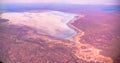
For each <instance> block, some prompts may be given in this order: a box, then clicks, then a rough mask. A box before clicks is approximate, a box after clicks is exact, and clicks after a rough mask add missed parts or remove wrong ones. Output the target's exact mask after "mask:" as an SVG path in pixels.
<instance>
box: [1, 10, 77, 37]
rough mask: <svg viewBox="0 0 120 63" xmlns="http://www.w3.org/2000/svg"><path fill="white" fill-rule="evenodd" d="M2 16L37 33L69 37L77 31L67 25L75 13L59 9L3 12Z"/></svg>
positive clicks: (10, 22)
mask: <svg viewBox="0 0 120 63" xmlns="http://www.w3.org/2000/svg"><path fill="white" fill-rule="evenodd" d="M1 16H2V18H4V19H8V20H9V22H8V23H9V24H14V25H20V26H22V25H25V26H29V27H33V28H35V29H37V30H38V33H40V34H44V35H48V36H52V37H56V38H69V37H71V36H74V35H75V34H76V33H77V32H76V31H75V30H74V29H72V28H70V27H69V26H68V23H69V22H70V21H71V20H72V19H74V18H75V17H76V16H78V15H77V14H71V13H64V12H59V11H47V12H46V11H45V12H37V13H35V12H21V13H13V12H9V13H3V14H2V15H1Z"/></svg>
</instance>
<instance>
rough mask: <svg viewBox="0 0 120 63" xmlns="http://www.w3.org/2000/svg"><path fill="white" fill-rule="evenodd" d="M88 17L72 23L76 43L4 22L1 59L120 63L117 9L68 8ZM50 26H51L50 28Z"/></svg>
mask: <svg viewBox="0 0 120 63" xmlns="http://www.w3.org/2000/svg"><path fill="white" fill-rule="evenodd" d="M64 12H70V13H75V14H80V15H84V16H83V17H77V18H75V19H73V20H72V21H71V22H70V23H69V24H70V25H69V26H70V27H71V28H73V29H74V30H75V31H77V34H76V35H75V36H74V37H72V39H73V40H72V41H70V40H66V39H56V38H53V37H50V36H47V35H42V34H39V33H37V32H36V30H35V29H34V28H31V27H29V26H17V25H9V24H8V23H7V22H9V20H8V19H0V52H1V53H0V60H1V61H2V62H4V63H120V54H119V53H120V33H119V24H120V22H119V17H120V14H119V13H120V12H119V11H117V10H114V11H113V10H112V11H111V10H110V11H106V10H102V9H99V8H89V7H88V8H86V9H85V8H84V7H83V9H81V10H80V9H78V10H76V9H69V10H66V9H64ZM48 27H49V26H48Z"/></svg>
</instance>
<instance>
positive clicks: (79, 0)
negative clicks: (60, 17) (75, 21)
mask: <svg viewBox="0 0 120 63" xmlns="http://www.w3.org/2000/svg"><path fill="white" fill-rule="evenodd" d="M1 2H2V3H70V4H119V2H120V1H119V0H2V1H1Z"/></svg>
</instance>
